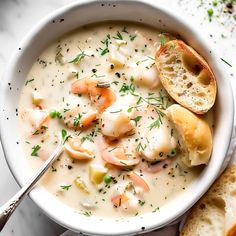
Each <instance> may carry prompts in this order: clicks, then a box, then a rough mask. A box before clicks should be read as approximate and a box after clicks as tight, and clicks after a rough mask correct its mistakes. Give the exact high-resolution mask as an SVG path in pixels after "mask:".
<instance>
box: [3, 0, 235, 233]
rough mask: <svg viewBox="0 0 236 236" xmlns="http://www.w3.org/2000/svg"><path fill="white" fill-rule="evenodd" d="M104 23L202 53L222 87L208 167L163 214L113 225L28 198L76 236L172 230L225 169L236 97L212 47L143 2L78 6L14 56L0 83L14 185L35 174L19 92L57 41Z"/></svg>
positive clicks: (46, 24) (49, 20)
mask: <svg viewBox="0 0 236 236" xmlns="http://www.w3.org/2000/svg"><path fill="white" fill-rule="evenodd" d="M105 20H127V21H135V22H143V23H146V24H148V25H151V26H154V27H156V28H159V29H162V30H163V31H170V32H173V33H177V34H180V35H181V37H182V38H183V39H184V40H185V41H186V42H188V43H189V44H190V45H191V46H192V47H194V48H195V49H196V50H197V51H199V52H200V53H201V54H202V55H203V56H204V57H205V58H206V59H207V61H208V62H209V64H210V65H211V67H212V69H213V71H214V73H215V76H216V79H217V83H218V96H217V103H216V104H215V111H216V117H215V121H216V124H215V131H214V149H213V153H212V158H211V160H210V162H209V164H208V166H207V167H206V168H205V169H204V171H203V172H202V173H201V175H200V176H199V178H198V179H197V180H196V181H195V182H194V183H193V184H192V185H191V186H190V187H189V188H188V189H187V190H186V191H185V192H184V193H183V194H182V195H180V196H179V197H178V198H176V199H175V200H174V201H172V202H169V203H168V204H166V205H165V206H164V207H162V208H161V209H160V211H158V212H156V213H149V214H146V215H143V216H141V217H133V218H127V219H124V220H119V221H115V220H113V219H103V220H99V219H98V218H96V217H94V216H92V217H85V216H83V215H80V214H78V213H75V212H74V210H73V209H71V208H69V207H67V206H66V205H63V204H62V203H61V202H59V201H58V200H56V199H55V198H54V197H53V196H52V195H50V194H49V193H48V192H46V191H45V190H44V189H43V188H42V187H37V188H35V189H34V190H33V191H32V192H31V194H30V197H31V198H32V199H33V200H34V201H35V203H36V204H37V205H38V206H39V207H40V208H41V209H42V210H43V211H44V212H45V213H46V214H47V215H48V216H49V217H51V218H52V219H53V220H55V221H56V222H58V223H59V224H61V225H63V226H65V227H67V228H70V229H72V230H74V231H77V232H84V233H86V234H96V235H131V234H135V233H141V232H144V231H150V230H153V229H156V228H160V227H162V226H164V225H167V224H169V223H170V222H172V221H173V220H175V219H176V218H178V217H180V216H181V215H182V214H183V213H184V212H186V211H187V210H188V209H189V208H190V207H191V206H192V205H193V204H194V203H195V202H196V201H197V200H198V199H199V198H200V197H201V196H202V194H203V193H204V192H206V190H207V189H208V187H209V186H210V185H211V184H212V182H213V181H214V180H215V178H216V177H217V175H218V174H219V173H220V171H222V169H223V168H224V167H225V166H226V164H227V160H225V154H226V152H227V149H228V146H229V142H230V138H231V130H232V126H233V112H234V111H233V107H234V106H233V96H232V92H231V88H230V85H229V82H228V81H227V78H226V73H225V71H224V70H223V66H222V62H221V61H220V60H219V58H218V57H217V56H216V55H215V54H214V53H213V51H211V49H210V48H209V45H208V41H207V40H204V38H202V34H201V33H198V32H197V31H196V30H195V29H193V28H192V26H191V25H190V24H189V23H187V22H184V21H183V19H182V18H181V17H180V16H178V15H177V14H176V13H174V12H171V11H169V10H167V9H166V8H164V7H161V6H157V5H155V4H154V3H152V4H150V3H145V1H105V2H101V1H80V2H79V3H74V4H72V5H68V6H66V7H64V8H61V9H59V10H57V11H55V12H53V13H52V14H50V15H49V16H48V17H46V18H44V19H43V20H42V21H41V22H40V23H39V24H38V25H37V26H36V27H34V29H33V30H32V31H31V32H30V33H29V34H28V35H27V36H26V37H25V39H24V40H23V41H22V43H21V44H20V45H19V48H18V50H17V51H16V52H15V53H14V55H13V57H12V59H11V60H10V62H9V65H8V67H7V69H6V71H5V76H4V78H3V80H2V81H1V82H2V84H1V93H0V96H1V100H0V102H1V107H0V109H1V110H0V111H1V120H0V131H1V139H2V144H3V149H4V152H5V156H6V160H7V162H8V165H9V167H10V169H11V171H12V174H13V175H14V177H15V179H16V181H17V182H18V183H19V184H20V185H22V184H24V183H25V182H26V180H27V179H28V178H29V177H30V176H31V174H32V172H31V170H30V168H29V167H28V163H26V159H25V158H24V156H23V155H24V154H23V151H22V150H21V147H20V145H18V144H19V143H18V142H19V139H18V133H17V130H18V128H17V125H18V122H17V116H16V115H17V110H16V109H17V106H18V101H19V96H20V91H21V87H22V86H23V83H24V80H25V77H26V75H27V73H28V71H29V69H30V67H31V65H32V63H33V61H34V60H35V59H36V57H37V56H38V55H39V54H40V53H41V52H42V50H43V49H44V48H45V47H47V45H48V44H49V43H50V42H52V41H53V40H55V39H56V38H58V37H59V36H61V35H63V34H65V33H67V32H69V31H71V30H73V29H75V28H77V27H79V26H82V25H85V24H88V23H93V22H99V21H105Z"/></svg>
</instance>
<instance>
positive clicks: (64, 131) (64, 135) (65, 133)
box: [61, 129, 67, 140]
mask: <svg viewBox="0 0 236 236" xmlns="http://www.w3.org/2000/svg"><path fill="white" fill-rule="evenodd" d="M61 136H62V139H63V140H65V138H66V136H67V131H66V130H65V129H62V130H61Z"/></svg>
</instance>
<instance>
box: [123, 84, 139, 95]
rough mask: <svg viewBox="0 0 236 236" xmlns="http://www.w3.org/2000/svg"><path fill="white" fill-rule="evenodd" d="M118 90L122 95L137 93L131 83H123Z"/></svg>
mask: <svg viewBox="0 0 236 236" xmlns="http://www.w3.org/2000/svg"><path fill="white" fill-rule="evenodd" d="M119 92H120V93H121V95H122V96H124V95H127V94H128V93H130V94H131V95H133V96H138V94H137V93H136V92H135V86H134V85H133V84H132V83H131V84H130V85H128V84H126V83H123V84H122V86H121V88H120V90H119Z"/></svg>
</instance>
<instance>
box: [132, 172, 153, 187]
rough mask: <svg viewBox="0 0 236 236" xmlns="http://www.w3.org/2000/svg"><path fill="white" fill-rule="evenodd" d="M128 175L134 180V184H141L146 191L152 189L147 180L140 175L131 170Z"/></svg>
mask: <svg viewBox="0 0 236 236" xmlns="http://www.w3.org/2000/svg"><path fill="white" fill-rule="evenodd" d="M128 176H129V178H130V179H131V180H132V181H133V183H134V184H136V185H138V186H140V187H141V188H142V189H143V190H144V191H145V192H148V191H150V188H149V186H148V184H147V182H146V181H145V180H144V179H143V178H142V177H141V176H140V175H138V174H137V173H135V172H133V171H131V172H130V173H129V174H128Z"/></svg>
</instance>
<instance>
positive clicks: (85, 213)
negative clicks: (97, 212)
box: [82, 211, 92, 217]
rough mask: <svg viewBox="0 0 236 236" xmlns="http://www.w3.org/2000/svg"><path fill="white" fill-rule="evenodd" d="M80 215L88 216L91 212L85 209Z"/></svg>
mask: <svg viewBox="0 0 236 236" xmlns="http://www.w3.org/2000/svg"><path fill="white" fill-rule="evenodd" d="M82 215H84V216H87V217H89V216H91V215H92V212H91V211H85V212H83V213H82Z"/></svg>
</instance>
